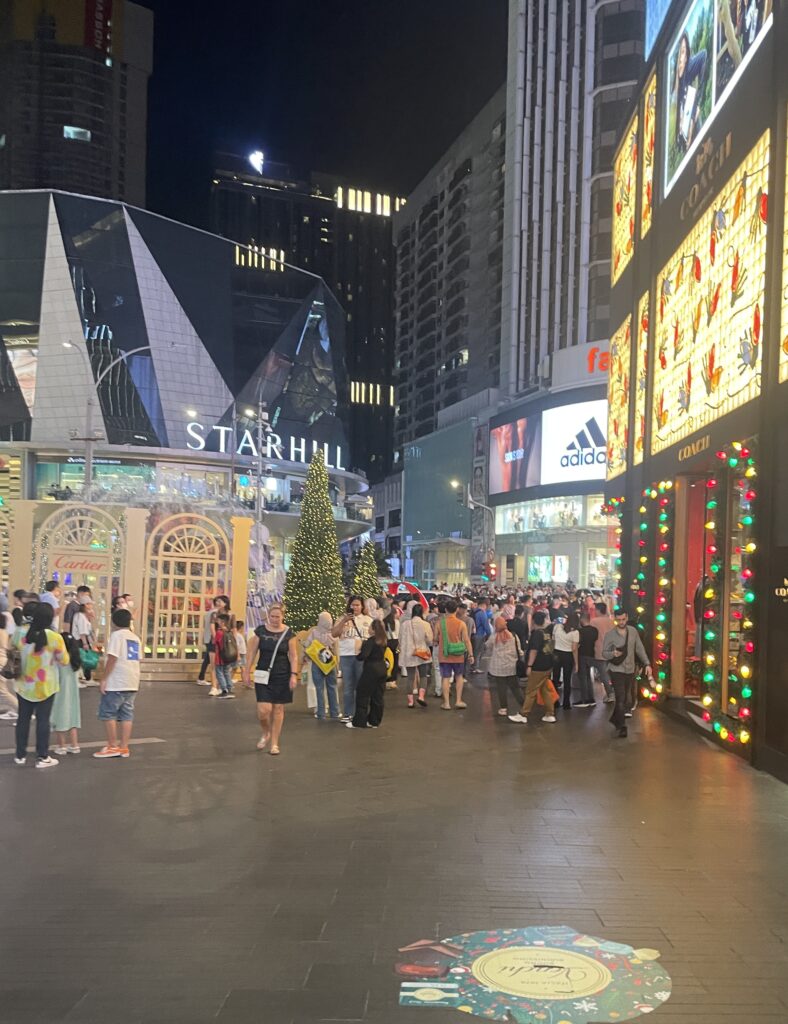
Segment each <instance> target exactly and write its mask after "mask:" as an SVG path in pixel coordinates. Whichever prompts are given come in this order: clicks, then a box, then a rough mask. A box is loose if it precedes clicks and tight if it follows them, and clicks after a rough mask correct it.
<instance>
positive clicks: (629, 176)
mask: <svg viewBox="0 0 788 1024" xmlns="http://www.w3.org/2000/svg"><path fill="white" fill-rule="evenodd" d="M637 167H638V119H637V115H635V116H634V117H633V118H632V120H631V122H630V124H629V127H628V128H627V130H626V134H625V135H624V139H623V141H622V143H621V148H620V149H619V151H618V156H617V157H616V163H615V167H614V168H613V257H612V262H611V264H610V280H611V281H612V283H613V284H615V283H616V281H617V280H618V279H619V278H620V277H621V275H622V274H623V273H624V269H625V268H626V266H627V264H628V263H629V261H630V260H631V259H632V253H633V250H634V247H635V194H636V193H635V189H636V186H637Z"/></svg>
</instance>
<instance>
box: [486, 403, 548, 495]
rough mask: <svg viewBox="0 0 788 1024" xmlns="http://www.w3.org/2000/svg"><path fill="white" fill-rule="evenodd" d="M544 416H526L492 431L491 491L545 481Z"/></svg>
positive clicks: (515, 488) (532, 484) (516, 489)
mask: <svg viewBox="0 0 788 1024" xmlns="http://www.w3.org/2000/svg"><path fill="white" fill-rule="evenodd" d="M541 454H542V417H541V415H538V414H537V415H534V416H522V417H521V418H520V419H517V420H513V421H512V422H511V423H504V424H503V425H502V426H500V427H494V428H493V429H492V430H491V431H490V494H491V495H493V494H509V493H510V492H511V491H521V490H522V489H523V488H525V487H538V486H539V484H540V483H541V462H542V459H541Z"/></svg>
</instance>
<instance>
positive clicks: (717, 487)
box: [702, 441, 758, 745]
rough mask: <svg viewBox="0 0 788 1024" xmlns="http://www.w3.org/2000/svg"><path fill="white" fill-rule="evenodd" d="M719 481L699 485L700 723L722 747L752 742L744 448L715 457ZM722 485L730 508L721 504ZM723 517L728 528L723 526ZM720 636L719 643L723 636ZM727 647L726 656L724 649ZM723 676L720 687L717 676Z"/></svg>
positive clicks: (750, 518)
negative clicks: (702, 552) (702, 504)
mask: <svg viewBox="0 0 788 1024" xmlns="http://www.w3.org/2000/svg"><path fill="white" fill-rule="evenodd" d="M717 458H718V459H719V461H720V463H721V465H720V470H719V475H718V476H715V477H711V478H710V479H708V480H707V481H706V492H707V493H706V523H705V528H706V554H707V562H706V564H707V566H708V571H707V576H708V583H707V584H706V583H705V582H704V592H703V645H702V662H703V677H702V678H703V697H702V704H703V719H704V721H705V722H708V723H709V724H710V725H711V727H712V729H713V730H714V732H715V734H716V735H717V736H719V738H720V739H721V740H723V741H725V742H727V743H737V742H738V743H740V744H742V745H746V744H748V743H749V742H750V740H751V738H752V696H753V684H754V676H755V621H754V619H755V616H754V604H755V590H754V587H753V580H754V575H755V572H754V566H753V563H754V559H755V553H756V551H757V543H756V541H755V507H756V503H757V498H758V495H757V492H756V490H755V480H756V478H757V475H758V471H757V466H756V461H755V456H754V455H753V446H752V443H751V442H742V441H735V442H733V444H732V445H731V446H730V448H729V449H726V450H721V451H718V452H717ZM729 481H730V495H731V501H730V502H729V501H728V494H729V490H728V483H729ZM728 515H730V522H727V519H728ZM726 536H727V537H730V538H732V541H731V543H732V547H731V550H730V552H729V553H728V557H729V558H730V576H729V588H730V589H729V607H730V608H731V609H732V610H731V611H730V621H729V622H728V623H727V629H726V619H725V607H724V604H723V601H724V598H725V593H726V586H725V572H726V557H725V552H724V550H723V545H724V543H725V538H726ZM726 634H727V636H726ZM726 639H728V645H729V646H728V651H727V657H726V651H725V648H724V644H725V642H726ZM724 672H725V673H727V679H726V680H725V682H726V685H725V686H723V673H724Z"/></svg>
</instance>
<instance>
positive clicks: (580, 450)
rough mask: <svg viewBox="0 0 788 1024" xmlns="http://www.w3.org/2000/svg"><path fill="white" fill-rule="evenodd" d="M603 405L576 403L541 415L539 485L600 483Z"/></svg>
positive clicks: (603, 465)
mask: <svg viewBox="0 0 788 1024" xmlns="http://www.w3.org/2000/svg"><path fill="white" fill-rule="evenodd" d="M606 423H607V402H606V401H605V400H604V398H601V399H599V400H597V401H595V402H577V403H575V404H574V405H562V406H559V407H558V408H557V409H546V410H545V411H544V412H543V413H542V474H541V482H542V484H562V483H570V482H572V481H575V480H604V479H605V470H606V467H607V452H606V446H607V440H606V433H605V427H606Z"/></svg>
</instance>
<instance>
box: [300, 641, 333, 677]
mask: <svg viewBox="0 0 788 1024" xmlns="http://www.w3.org/2000/svg"><path fill="white" fill-rule="evenodd" d="M304 653H305V654H306V656H307V658H309V660H310V661H311V662H312V663H313V664H314V665H317V667H318V668H319V669H320V671H321V672H322V673H323V675H324V676H327V675H328V674H329V672H333V671H334V669H335V668H336V667H337V662H336V658H335V657H334V655H333V654H332V652H331V651H330V650H329V649H328V647H326V645H325V644H321V643H320V641H319V640H312V642H311V643H309V644H307V646H306V647H305V649H304Z"/></svg>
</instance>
